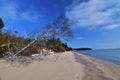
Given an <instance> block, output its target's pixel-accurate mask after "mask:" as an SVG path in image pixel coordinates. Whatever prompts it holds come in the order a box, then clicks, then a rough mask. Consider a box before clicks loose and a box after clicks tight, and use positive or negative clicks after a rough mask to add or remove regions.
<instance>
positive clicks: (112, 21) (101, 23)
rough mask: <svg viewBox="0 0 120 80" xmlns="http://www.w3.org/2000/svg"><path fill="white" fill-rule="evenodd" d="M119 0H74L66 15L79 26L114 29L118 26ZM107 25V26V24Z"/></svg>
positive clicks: (119, 14)
mask: <svg viewBox="0 0 120 80" xmlns="http://www.w3.org/2000/svg"><path fill="white" fill-rule="evenodd" d="M119 12H120V1H119V0H88V1H82V2H80V0H74V1H73V3H72V4H71V5H70V6H68V7H67V10H66V17H68V18H69V19H70V20H71V21H73V22H74V23H75V24H76V25H77V26H79V27H87V28H90V29H93V28H98V27H99V28H105V29H115V28H117V27H120V26H119V25H120V13H119ZM108 25H109V26H108Z"/></svg>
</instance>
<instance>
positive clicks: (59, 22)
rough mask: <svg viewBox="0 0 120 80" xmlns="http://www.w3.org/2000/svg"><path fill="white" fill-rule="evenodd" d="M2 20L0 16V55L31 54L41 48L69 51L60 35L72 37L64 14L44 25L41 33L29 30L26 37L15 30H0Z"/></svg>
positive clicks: (2, 24)
mask: <svg viewBox="0 0 120 80" xmlns="http://www.w3.org/2000/svg"><path fill="white" fill-rule="evenodd" d="M3 27H4V22H3V20H2V18H0V57H4V56H11V55H16V56H19V55H21V56H31V54H35V53H39V51H40V50H42V49H49V50H53V51H54V52H64V51H69V50H71V48H69V47H68V45H67V43H63V42H62V41H61V39H60V38H61V37H62V38H64V39H65V40H69V39H71V38H72V37H73V33H72V30H71V24H70V23H69V20H68V19H67V18H65V17H64V16H59V17H57V18H56V19H55V20H54V21H53V23H51V24H50V25H47V26H45V27H44V29H45V30H44V31H43V32H42V33H41V32H40V33H36V32H31V33H29V35H28V37H27V38H24V37H22V36H18V35H17V32H16V31H15V32H13V31H6V32H2V29H3Z"/></svg>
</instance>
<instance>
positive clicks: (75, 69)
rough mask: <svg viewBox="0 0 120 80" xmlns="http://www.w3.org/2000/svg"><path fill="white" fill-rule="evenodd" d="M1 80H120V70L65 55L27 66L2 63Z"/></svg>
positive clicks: (0, 62) (103, 63)
mask: <svg viewBox="0 0 120 80" xmlns="http://www.w3.org/2000/svg"><path fill="white" fill-rule="evenodd" d="M0 80H120V67H119V66H117V65H114V64H112V63H109V62H106V61H102V60H98V59H94V58H91V57H89V56H86V55H83V54H78V53H75V52H64V53H58V54H54V55H47V56H45V57H44V58H43V60H34V61H32V62H31V63H29V64H26V65H25V64H19V63H17V62H15V63H12V64H11V63H9V62H6V61H5V60H0Z"/></svg>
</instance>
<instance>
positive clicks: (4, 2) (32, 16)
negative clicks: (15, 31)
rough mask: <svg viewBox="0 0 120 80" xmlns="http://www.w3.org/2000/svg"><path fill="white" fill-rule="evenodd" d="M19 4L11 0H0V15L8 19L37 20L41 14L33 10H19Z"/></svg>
mask: <svg viewBox="0 0 120 80" xmlns="http://www.w3.org/2000/svg"><path fill="white" fill-rule="evenodd" d="M19 9H20V5H18V3H17V2H13V1H12V0H11V1H9V0H0V17H3V18H6V19H9V20H14V21H16V20H25V21H29V22H33V23H35V22H37V21H38V20H39V18H40V17H41V15H39V14H38V13H36V12H35V11H33V10H30V9H29V10H26V11H24V12H23V11H20V10H19Z"/></svg>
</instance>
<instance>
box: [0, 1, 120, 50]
mask: <svg viewBox="0 0 120 80" xmlns="http://www.w3.org/2000/svg"><path fill="white" fill-rule="evenodd" d="M60 14H65V16H66V17H67V18H68V19H69V20H70V21H71V22H73V23H74V25H73V26H71V28H72V30H73V34H74V38H73V39H71V40H70V41H65V42H67V43H68V45H69V46H70V47H91V48H94V49H101V48H102V49H105V48H120V35H119V34H120V1H119V0H0V17H2V19H3V20H4V23H5V27H4V30H6V29H7V30H13V31H18V32H19V33H21V34H22V35H24V34H25V33H28V32H30V31H41V30H42V28H43V26H45V25H47V24H49V23H51V22H52V21H53V20H54V19H55V18H56V17H57V16H59V15H60Z"/></svg>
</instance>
